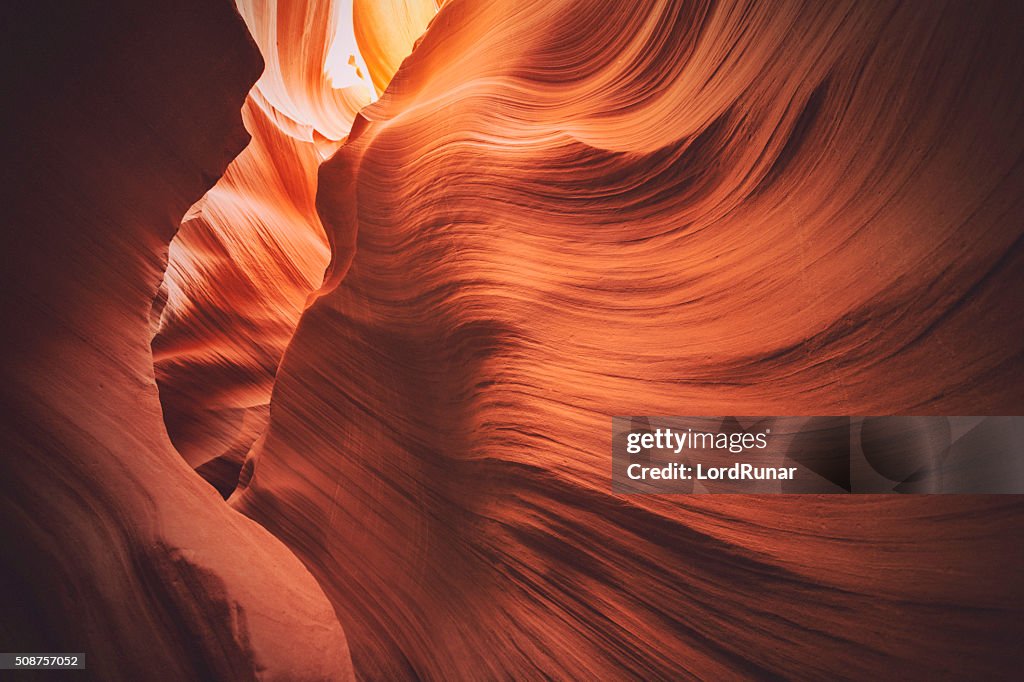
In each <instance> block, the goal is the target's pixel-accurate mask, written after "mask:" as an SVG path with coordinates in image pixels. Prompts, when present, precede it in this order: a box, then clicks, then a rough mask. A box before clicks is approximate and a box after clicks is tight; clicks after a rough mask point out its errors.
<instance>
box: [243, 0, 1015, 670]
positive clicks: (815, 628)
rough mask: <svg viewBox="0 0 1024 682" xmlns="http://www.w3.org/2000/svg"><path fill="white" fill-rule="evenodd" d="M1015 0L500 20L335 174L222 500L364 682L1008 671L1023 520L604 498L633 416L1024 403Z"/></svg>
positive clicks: (364, 128)
mask: <svg viewBox="0 0 1024 682" xmlns="http://www.w3.org/2000/svg"><path fill="white" fill-rule="evenodd" d="M1021 21H1022V16H1021V11H1020V8H1019V6H1017V5H1015V4H1011V3H983V4H981V5H977V6H976V5H973V4H972V5H967V4H964V3H939V4H935V5H929V7H928V8H927V10H925V9H923V8H922V6H920V5H907V4H896V3H853V2H838V3H799V2H782V3H772V4H770V5H768V4H764V3H752V2H727V3H703V2H686V3H683V2H641V3H633V2H629V3H627V2H602V3H593V2H572V1H558V0H544V1H543V2H540V1H537V2H530V1H526V2H523V1H518V0H517V1H516V2H500V1H499V2H493V1H488V2H483V1H474V0H455V1H454V2H451V3H449V4H447V5H446V6H445V7H444V8H443V9H442V10H441V12H440V13H439V14H438V16H437V17H436V18H435V19H434V21H433V23H432V24H431V27H430V29H429V30H428V32H427V34H426V36H425V37H424V38H423V40H422V41H421V43H420V44H419V46H418V47H417V49H416V50H415V51H414V53H413V55H412V57H411V58H410V59H409V60H407V61H406V62H405V64H404V66H403V67H402V69H401V70H400V71H399V73H398V74H397V76H396V77H395V79H394V80H393V81H392V83H391V84H390V86H389V87H388V90H387V92H386V94H385V95H384V97H383V98H382V99H381V100H380V101H379V102H378V103H376V104H374V105H373V106H371V107H369V108H367V109H365V110H363V112H362V113H361V115H360V119H359V120H358V121H357V122H356V124H355V126H354V128H353V131H352V133H351V135H350V137H349V140H348V142H347V143H346V144H345V145H344V146H343V147H342V148H341V149H340V150H339V152H338V153H337V154H336V155H335V156H334V158H333V159H332V160H331V161H330V162H329V163H327V164H326V165H325V166H323V168H322V169H321V171H320V188H319V194H318V202H317V205H318V209H319V212H320V216H321V219H322V221H323V224H324V225H325V227H326V229H327V231H328V234H329V235H331V236H332V246H333V260H332V266H331V268H330V270H329V273H328V277H327V278H326V281H325V285H324V287H323V288H322V289H321V291H320V292H319V294H318V298H317V300H316V302H315V303H314V304H313V305H312V306H311V307H310V308H309V309H308V310H307V311H306V312H305V313H304V315H303V317H302V320H301V322H300V324H299V327H298V331H297V333H296V335H295V337H294V338H293V340H292V341H291V343H290V345H289V348H288V351H287V353H286V354H285V356H284V360H283V362H282V365H281V368H280V370H279V372H278V376H277V380H276V383H275V388H274V395H273V399H272V402H271V413H270V414H271V416H270V423H269V428H268V431H267V433H266V434H265V436H264V437H263V439H262V440H261V441H260V442H259V443H258V444H257V445H256V447H255V448H254V450H253V453H252V454H251V455H250V460H249V462H248V464H247V466H246V470H245V472H244V473H243V477H244V478H245V480H246V482H247V487H246V488H245V490H244V491H243V492H240V493H236V496H235V497H234V498H232V499H233V503H234V504H235V505H236V506H237V507H238V508H239V509H241V510H243V511H245V513H247V514H249V515H250V516H252V517H253V518H255V519H257V520H258V521H259V522H260V523H262V524H264V525H265V526H266V527H267V528H268V529H270V530H271V531H272V532H273V533H275V534H276V535H277V536H278V537H281V538H282V539H284V540H285V541H286V542H287V543H288V544H289V546H291V547H292V548H293V549H294V550H295V551H296V553H297V554H298V555H299V556H301V557H302V558H303V561H304V562H305V563H306V564H307V565H308V566H309V567H310V568H311V570H312V571H313V573H314V575H315V576H316V577H317V579H318V580H319V581H320V583H321V585H323V587H324V589H325V591H326V592H327V594H328V596H329V597H330V599H331V601H332V603H333V604H334V605H335V607H336V609H337V611H338V614H339V616H340V618H341V619H342V622H343V623H344V625H345V627H346V632H347V633H348V635H349V638H350V643H351V646H352V652H353V661H354V664H355V667H356V670H357V671H358V672H359V673H360V674H361V675H363V676H365V677H366V678H368V679H400V678H401V679H412V678H425V679H491V678H500V677H503V676H506V675H509V676H512V677H526V678H542V677H553V678H556V679H620V678H624V677H629V678H633V677H635V678H639V679H680V678H686V677H689V676H698V677H701V678H708V679H723V678H734V677H737V676H740V677H751V678H772V677H776V676H779V677H792V678H797V679H831V678H834V677H850V678H859V679H865V678H868V679H870V678H875V677H893V678H915V679H935V678H937V677H942V676H949V675H954V676H957V677H977V678H999V677H1011V678H1012V677H1016V676H1017V675H1018V674H1019V671H1020V668H1021V664H1022V660H1021V651H1020V649H1019V647H1018V646H1017V645H1016V644H1015V643H1017V642H1018V641H1019V638H1020V632H1021V630H1020V625H1021V617H1022V613H1024V592H1022V588H1021V582H1020V580H1019V575H1020V572H1021V569H1022V567H1024V553H1022V550H1021V547H1022V542H1021V540H1022V539H1024V505H1022V503H1021V501H1020V499H1019V498H1016V497H1002V498H930V497H918V498H913V499H901V498H897V497H861V498H850V499H843V498H832V497H830V498H817V497H809V498H801V499H791V498H785V497H772V498H750V497H726V498H714V499H706V498H696V497H677V498H652V497H617V496H614V495H612V494H611V493H610V489H609V488H610V486H609V480H608V472H609V452H610V437H611V435H610V434H611V431H610V422H609V417H610V416H611V415H615V414H655V415H660V414H889V413H904V414H943V413H945V414H978V413H980V414H1019V413H1021V411H1022V408H1024V393H1022V391H1021V386H1022V379H1024V363H1022V362H1021V358H1022V354H1021V350H1022V345H1021V339H1024V324H1022V321H1021V318H1020V315H1019V309H1020V301H1021V291H1022V281H1021V275H1022V267H1021V265H1022V258H1024V250H1022V248H1021V234H1022V233H1021V226H1022V222H1021V216H1022V215H1024V213H1022V208H1024V207H1022V202H1024V193H1022V191H1021V190H1022V189H1024V175H1022V168H1024V165H1022V159H1024V156H1022V151H1024V126H1022V125H1021V124H1022V122H1024V117H1022V114H1024V99H1022V94H1021V91H1020V89H1019V88H1018V87H1016V85H1011V84H1016V83H1019V82H1021V80H1022V79H1024V59H1022V51H1021V46H1020V41H1019V36H1018V35H1017V33H1018V32H1019V31H1018V28H1017V27H1019V26H1020V25H1021Z"/></svg>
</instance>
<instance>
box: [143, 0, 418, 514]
mask: <svg viewBox="0 0 1024 682" xmlns="http://www.w3.org/2000/svg"><path fill="white" fill-rule="evenodd" d="M238 10H239V12H240V14H241V15H242V18H243V19H244V20H245V22H246V25H247V27H248V28H249V32H250V33H251V34H252V35H253V37H254V39H255V41H256V44H257V46H258V47H259V49H260V52H261V53H262V55H263V59H264V62H265V64H266V67H265V69H264V72H263V74H262V75H261V77H260V79H259V81H258V82H257V83H256V85H255V86H254V87H253V89H252V91H251V92H250V93H249V96H248V97H247V99H246V101H245V105H244V106H243V108H242V119H243V122H244V124H245V127H246V129H247V130H248V131H249V133H250V135H251V136H252V140H251V141H250V143H249V145H248V146H247V147H246V148H245V150H244V151H243V152H242V153H241V154H240V155H239V156H238V158H236V159H235V160H234V161H233V162H232V163H231V165H230V166H228V169H227V171H226V172H225V173H224V175H223V177H221V178H220V180H219V181H218V182H217V184H216V185H215V186H214V187H213V188H212V189H211V190H210V191H209V192H207V193H206V195H205V196H204V197H203V198H202V199H201V200H200V201H199V202H197V203H196V204H195V205H194V206H193V207H192V209H191V210H190V211H189V213H188V214H187V215H186V216H185V219H184V220H183V222H182V225H181V229H180V230H179V232H178V234H177V235H176V236H175V238H174V240H173V241H172V242H171V245H170V249H169V259H168V266H167V273H166V275H165V278H164V282H163V285H162V286H161V289H160V292H159V293H158V296H157V300H156V301H155V303H154V313H153V322H154V337H153V359H154V364H155V369H156V377H157V383H158V385H159V388H160V400H161V404H162V406H163V412H164V421H165V423H166V424H167V429H168V433H169V435H170V437H171V440H172V442H173V443H174V445H175V447H176V448H177V449H178V451H179V452H180V453H181V454H182V456H183V457H184V458H185V460H186V461H187V462H188V463H189V465H190V466H192V467H193V468H194V469H196V470H197V471H198V472H199V474H200V475H201V476H202V477H203V478H205V479H206V480H207V481H209V482H210V483H211V484H213V485H214V486H215V487H216V488H217V489H218V491H220V493H221V494H222V495H223V496H224V497H227V496H229V495H230V494H231V492H232V491H233V490H234V488H235V485H236V483H237V481H238V474H239V469H240V467H241V465H242V461H243V459H244V457H245V455H246V453H247V452H248V450H249V448H250V446H251V445H252V443H253V441H255V439H256V438H257V437H258V436H259V434H260V433H262V431H263V429H264V428H265V426H266V422H267V416H268V412H269V405H268V403H269V401H270V394H271V389H272V385H273V379H274V375H275V373H276V371H277V366H278V363H279V362H280V359H281V355H282V354H283V352H284V349H285V347H286V346H287V344H288V342H289V340H290V339H291V336H292V333H293V332H294V330H295V326H296V324H297V323H298V319H299V315H300V314H301V312H302V310H303V308H304V307H305V304H306V301H307V299H308V297H309V295H310V294H311V293H312V292H313V291H314V290H315V289H316V288H317V287H318V286H320V283H321V280H322V278H323V272H324V268H325V267H326V266H327V264H328V261H329V260H330V246H329V244H328V240H327V235H325V234H324V230H323V226H322V225H321V224H320V219H319V216H318V215H317V212H316V207H315V205H314V204H315V198H316V189H317V171H318V169H319V166H320V164H321V163H322V162H323V161H324V160H325V159H327V158H329V157H330V156H331V155H332V154H333V153H334V152H335V151H336V150H337V149H338V147H339V146H340V145H341V144H343V143H344V140H345V138H346V136H347V135H348V132H349V129H350V128H351V125H352V121H353V119H354V117H355V115H356V112H358V111H359V110H360V109H361V108H362V107H364V106H366V105H368V104H370V103H371V102H372V101H374V100H375V99H376V98H377V96H378V95H379V94H380V92H382V91H383V89H384V87H385V86H386V85H387V83H388V82H389V81H390V80H391V77H392V76H393V75H394V72H395V71H396V70H397V68H398V65H399V64H400V63H401V62H402V60H403V59H404V58H405V57H406V56H407V55H408V54H409V52H411V51H412V48H413V42H414V41H415V40H416V39H417V38H418V37H419V36H420V35H421V34H422V32H423V30H424V29H425V28H426V26H427V23H428V22H429V21H430V19H431V18H433V16H434V14H435V13H436V11H437V6H436V4H435V0H401V1H399V2H392V3H379V2H366V1H357V2H355V3H354V4H353V2H352V0H347V1H339V0H335V1H327V2H322V1H317V0H311V1H305V0H303V1H300V2H291V1H287V2H257V1H253V0H239V2H238ZM364 53H365V54H366V55H367V56H366V57H365V58H364V57H363V54H364Z"/></svg>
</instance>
